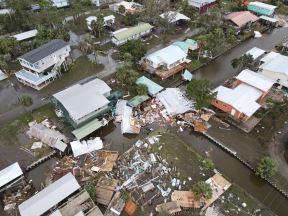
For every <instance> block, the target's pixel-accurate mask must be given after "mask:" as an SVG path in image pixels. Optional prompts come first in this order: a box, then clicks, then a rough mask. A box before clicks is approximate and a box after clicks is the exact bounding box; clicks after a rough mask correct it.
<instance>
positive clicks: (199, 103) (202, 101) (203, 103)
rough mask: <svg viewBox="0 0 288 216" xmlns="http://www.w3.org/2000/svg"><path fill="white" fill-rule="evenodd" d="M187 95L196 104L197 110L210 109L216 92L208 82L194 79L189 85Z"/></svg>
mask: <svg viewBox="0 0 288 216" xmlns="http://www.w3.org/2000/svg"><path fill="white" fill-rule="evenodd" d="M187 95H188V96H189V97H190V98H193V99H194V100H195V102H196V109H201V108H204V107H208V106H209V105H210V103H211V101H212V100H213V99H214V98H215V96H216V92H212V91H211V90H210V82H209V81H208V80H196V79H192V80H191V81H190V82H189V83H188V85H187Z"/></svg>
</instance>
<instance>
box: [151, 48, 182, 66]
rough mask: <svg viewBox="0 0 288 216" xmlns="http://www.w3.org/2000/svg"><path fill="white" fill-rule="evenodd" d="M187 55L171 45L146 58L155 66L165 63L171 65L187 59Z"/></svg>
mask: <svg viewBox="0 0 288 216" xmlns="http://www.w3.org/2000/svg"><path fill="white" fill-rule="evenodd" d="M186 57H187V54H186V53H185V52H184V51H183V50H182V49H181V48H179V47H178V46H175V45H170V46H167V47H165V48H163V49H161V50H158V51H156V52H154V53H151V54H150V55H148V56H147V57H146V58H147V59H148V60H149V61H152V62H153V63H154V64H160V63H165V64H167V65H171V64H173V63H175V62H177V61H179V60H181V59H183V58H186Z"/></svg>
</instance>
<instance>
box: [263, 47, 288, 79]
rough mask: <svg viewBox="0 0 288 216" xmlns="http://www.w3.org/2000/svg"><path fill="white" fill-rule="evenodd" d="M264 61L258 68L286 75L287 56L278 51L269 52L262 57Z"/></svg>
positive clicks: (287, 72) (287, 69) (287, 71)
mask: <svg viewBox="0 0 288 216" xmlns="http://www.w3.org/2000/svg"><path fill="white" fill-rule="evenodd" d="M261 61H262V62H264V63H263V64H262V65H260V67H259V68H261V69H263V70H267V71H271V72H275V73H283V74H285V75H288V57H287V56H284V55H281V54H279V53H274V52H271V53H269V54H268V55H267V56H265V57H264V58H263V59H261Z"/></svg>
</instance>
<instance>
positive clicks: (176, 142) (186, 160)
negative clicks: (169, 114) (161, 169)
mask: <svg viewBox="0 0 288 216" xmlns="http://www.w3.org/2000/svg"><path fill="white" fill-rule="evenodd" d="M155 135H161V137H160V141H159V142H158V143H155V144H153V145H152V148H151V152H153V153H156V154H157V155H160V156H161V158H163V159H164V160H166V161H167V162H168V163H169V164H170V165H171V166H173V167H176V169H177V170H176V175H177V178H180V179H181V180H182V181H183V180H186V182H187V183H186V185H185V187H186V189H191V186H192V184H194V183H196V182H197V181H199V180H206V179H207V178H209V177H210V176H212V175H213V172H212V171H211V170H205V169H204V168H203V167H202V165H203V163H202V162H201V161H203V159H204V158H203V157H202V156H200V155H199V154H198V153H197V152H196V151H195V150H194V149H192V148H191V147H190V146H189V145H187V144H186V143H185V142H183V141H182V140H181V139H180V138H179V137H178V136H177V135H175V134H174V133H171V132H169V130H167V129H160V130H157V131H155V132H152V133H151V134H150V135H149V136H155ZM161 146H162V147H161ZM175 177H176V176H175ZM188 177H191V178H192V181H188Z"/></svg>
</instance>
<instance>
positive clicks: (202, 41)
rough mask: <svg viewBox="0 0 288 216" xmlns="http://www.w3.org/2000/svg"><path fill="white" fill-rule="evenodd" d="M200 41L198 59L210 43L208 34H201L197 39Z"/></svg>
mask: <svg viewBox="0 0 288 216" xmlns="http://www.w3.org/2000/svg"><path fill="white" fill-rule="evenodd" d="M197 42H198V47H199V51H198V59H197V60H198V61H199V58H200V54H201V52H202V51H203V49H205V48H206V47H207V45H208V37H207V35H200V36H199V37H198V39H197Z"/></svg>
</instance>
